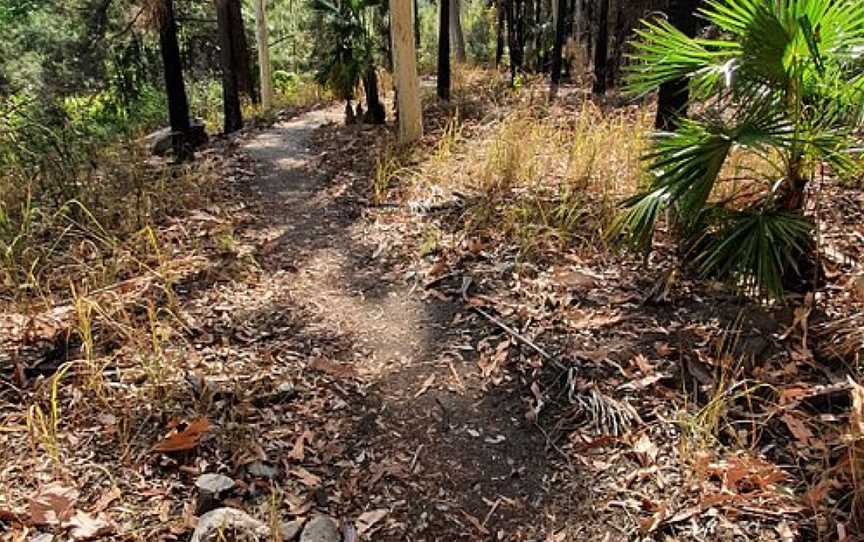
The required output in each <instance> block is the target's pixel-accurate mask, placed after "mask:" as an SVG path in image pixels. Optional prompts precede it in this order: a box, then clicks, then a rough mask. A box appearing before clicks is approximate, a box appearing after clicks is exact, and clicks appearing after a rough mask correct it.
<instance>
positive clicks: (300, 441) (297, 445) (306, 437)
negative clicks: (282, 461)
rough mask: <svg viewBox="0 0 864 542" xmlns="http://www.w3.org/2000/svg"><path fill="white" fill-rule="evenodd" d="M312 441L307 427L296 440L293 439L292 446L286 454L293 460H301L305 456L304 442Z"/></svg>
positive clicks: (310, 432)
mask: <svg viewBox="0 0 864 542" xmlns="http://www.w3.org/2000/svg"><path fill="white" fill-rule="evenodd" d="M311 441H312V431H309V430H308V429H307V430H306V431H303V433H301V434H300V436H299V437H297V440H296V441H294V448H292V449H291V451H290V452H289V453H288V456H289V457H290V458H291V459H293V460H294V461H303V460H304V459H305V458H306V443H307V442H311Z"/></svg>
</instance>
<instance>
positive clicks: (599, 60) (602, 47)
mask: <svg viewBox="0 0 864 542" xmlns="http://www.w3.org/2000/svg"><path fill="white" fill-rule="evenodd" d="M609 1H610V0H600V12H599V14H598V17H597V44H596V45H595V47H594V89H593V90H594V94H597V95H602V94H606V86H607V83H608V81H609Z"/></svg>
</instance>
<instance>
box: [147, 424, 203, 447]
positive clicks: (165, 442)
mask: <svg viewBox="0 0 864 542" xmlns="http://www.w3.org/2000/svg"><path fill="white" fill-rule="evenodd" d="M208 431H210V421H209V420H208V419H207V418H206V417H201V418H198V419H197V420H195V421H193V422H191V423H190V424H189V425H187V426H186V429H183V430H182V431H177V432H175V433H172V434H170V435H168V436H167V437H165V438H164V439H162V440H161V441H159V442H157V443H156V444H155V445H154V446H153V448H151V449H150V451H151V452H162V453H168V452H181V451H184V450H192V449H193V448H196V447H197V446H198V445H199V444H201V438H203V437H204V435H205V434H206V433H207V432H208Z"/></svg>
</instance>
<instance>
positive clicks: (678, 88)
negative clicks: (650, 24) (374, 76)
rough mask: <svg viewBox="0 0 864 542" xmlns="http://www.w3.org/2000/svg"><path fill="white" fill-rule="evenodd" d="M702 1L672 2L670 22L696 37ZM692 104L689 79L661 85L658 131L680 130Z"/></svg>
mask: <svg viewBox="0 0 864 542" xmlns="http://www.w3.org/2000/svg"><path fill="white" fill-rule="evenodd" d="M699 4H700V0H670V3H669V22H670V23H671V24H672V25H673V26H675V28H677V29H678V30H680V31H682V32H684V33H685V34H687V35H688V36H691V37H692V36H695V35H696V32H697V31H698V29H699V25H698V22H697V19H696V9H697V8H698V7H699ZM689 102H690V87H689V81H688V80H687V79H677V80H675V81H670V82H668V83H664V84H663V85H660V92H659V93H658V95H657V118H656V119H655V122H654V125H655V127H656V128H657V129H658V130H664V131H672V130H675V129H677V128H678V119H679V118H681V117H684V116H686V115H687V106H688V104H689Z"/></svg>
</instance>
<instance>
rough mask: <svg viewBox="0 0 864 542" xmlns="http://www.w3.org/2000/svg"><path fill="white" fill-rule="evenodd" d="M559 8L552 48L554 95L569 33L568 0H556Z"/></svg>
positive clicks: (551, 91)
mask: <svg viewBox="0 0 864 542" xmlns="http://www.w3.org/2000/svg"><path fill="white" fill-rule="evenodd" d="M556 1H557V4H556V5H557V6H558V9H557V10H556V12H555V46H554V47H553V49H552V86H551V89H550V94H551V95H552V97H554V96H555V94H556V93H557V92H558V86H559V85H560V84H561V61H562V56H563V54H564V38H565V37H566V34H567V0H556Z"/></svg>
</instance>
